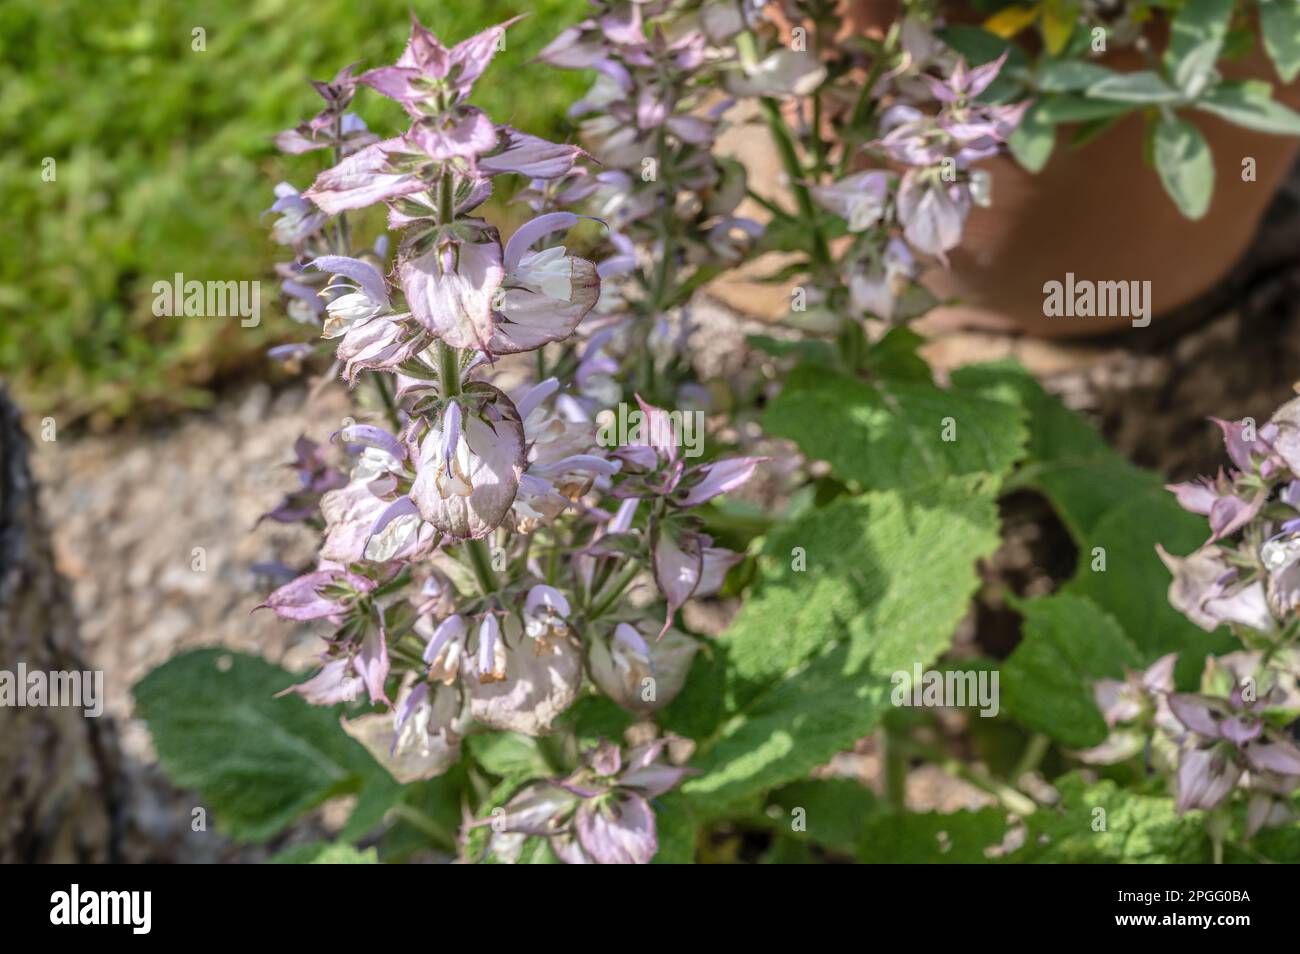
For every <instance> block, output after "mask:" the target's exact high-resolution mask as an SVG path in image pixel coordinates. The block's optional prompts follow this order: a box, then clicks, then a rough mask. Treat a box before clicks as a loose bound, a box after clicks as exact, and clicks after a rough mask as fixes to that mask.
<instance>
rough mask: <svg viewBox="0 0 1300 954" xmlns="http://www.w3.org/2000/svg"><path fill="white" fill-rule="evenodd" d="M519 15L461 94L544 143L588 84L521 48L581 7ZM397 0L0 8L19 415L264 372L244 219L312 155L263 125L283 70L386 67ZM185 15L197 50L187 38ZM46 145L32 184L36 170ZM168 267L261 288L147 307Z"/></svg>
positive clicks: (1, 367) (133, 407)
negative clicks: (493, 65) (190, 305)
mask: <svg viewBox="0 0 1300 954" xmlns="http://www.w3.org/2000/svg"><path fill="white" fill-rule="evenodd" d="M529 7H530V15H529V16H528V17H527V18H526V19H525V20H524V21H523V22H521V23H519V24H518V25H517V26H516V27H515V28H514V29H513V30H512V31H511V33H510V41H509V42H510V45H509V48H508V49H506V50H505V51H504V52H503V53H502V54H501V55H500V57H499V60H498V62H499V64H500V68H499V69H497V70H496V71H494V82H493V83H491V84H483V85H482V87H481V88H480V89H477V90H475V93H474V100H475V102H477V103H478V104H479V105H481V106H483V107H484V108H485V109H487V110H489V111H490V112H491V113H492V114H493V115H495V116H497V117H499V118H500V119H501V120H502V121H504V122H508V123H511V124H513V125H515V126H518V127H521V128H525V129H528V130H530V131H532V132H534V133H537V134H538V135H542V136H546V137H547V138H550V139H558V140H564V139H566V138H568V136H569V129H568V127H567V123H566V120H565V117H564V109H565V105H566V104H567V103H568V102H572V101H573V100H574V99H576V98H577V97H578V95H579V94H580V93H581V92H582V91H583V90H584V89H585V88H586V85H587V82H588V80H587V78H586V77H584V76H583V75H581V74H578V73H565V74H561V73H558V72H557V71H555V70H553V69H549V68H547V67H546V66H545V65H543V64H540V63H533V62H531V61H532V58H533V57H534V56H535V55H536V53H537V52H538V51H539V50H540V49H541V48H542V47H543V46H544V45H545V44H546V43H547V42H549V41H550V40H551V39H552V38H553V37H554V36H555V35H556V34H557V33H558V32H559V31H560V30H561V29H562V28H563V27H564V26H565V25H567V24H568V23H572V22H574V21H575V20H577V19H578V18H579V17H580V16H581V14H582V12H583V10H584V9H585V4H584V2H583V0H534V2H532V3H530V4H529ZM410 8H411V5H410V4H409V3H408V2H406V0H374V2H369V3H364V4H359V3H352V2H347V0H317V2H313V3H311V4H310V7H309V9H310V13H311V15H310V16H307V15H306V13H307V12H308V5H307V4H304V3H302V2H301V0H251V2H247V3H238V4H231V3H214V2H206V0H204V2H198V3H186V4H176V3H172V2H168V0H141V2H138V3H131V4H124V3H95V2H90V0H6V2H5V3H4V4H3V5H2V6H0V44H2V45H3V48H4V51H5V55H4V57H3V59H2V60H0V88H3V89H4V96H3V97H0V141H3V142H4V143H5V148H4V150H3V151H2V152H0V206H2V207H3V208H4V209H5V221H6V226H7V227H6V228H5V229H4V230H3V233H2V234H0V316H2V318H3V320H2V321H0V376H2V377H4V378H5V379H7V380H9V381H10V382H12V384H13V386H14V387H15V389H16V390H17V392H18V396H19V399H20V402H21V403H22V405H23V406H24V407H25V408H26V409H27V410H29V411H31V412H35V413H42V414H43V413H49V412H56V411H57V412H58V413H59V414H60V416H61V419H62V420H63V421H65V422H66V421H68V420H71V419H81V420H89V421H90V422H91V423H92V424H96V425H107V424H111V423H112V422H113V421H115V420H119V419H121V418H122V417H124V416H125V415H127V414H130V413H133V412H137V411H149V412H154V413H159V412H167V411H172V410H176V409H179V408H183V407H195V406H204V405H206V404H207V403H209V402H210V400H211V390H210V389H211V387H212V386H213V385H214V384H215V383H217V382H218V381H220V380H222V379H227V378H230V377H232V376H236V375H238V374H239V373H240V372H241V371H242V370H244V369H246V368H249V367H250V366H251V367H255V368H257V369H258V370H264V368H263V366H262V356H263V351H264V348H265V347H266V346H267V345H268V344H271V343H274V342H275V341H277V340H282V339H284V338H286V337H288V336H290V335H292V333H293V326H292V324H291V323H290V322H289V321H288V319H287V318H286V317H285V315H284V309H283V306H282V304H281V303H280V302H279V301H278V300H277V297H276V295H275V291H274V290H275V287H276V286H275V284H274V283H273V282H272V281H271V280H270V279H271V277H272V276H271V275H270V273H269V266H268V265H267V263H268V262H270V261H272V260H273V258H274V256H273V255H272V254H271V251H272V247H271V245H270V242H269V239H268V238H267V237H266V232H267V230H266V228H265V227H264V226H265V222H263V221H259V214H260V213H261V212H262V210H264V209H265V208H267V207H268V206H269V205H270V204H271V202H272V201H273V196H272V195H271V192H270V188H269V186H268V182H271V183H273V182H276V181H279V180H281V179H287V180H289V181H291V182H293V183H294V184H295V185H297V186H299V187H300V188H305V187H306V186H307V185H308V184H309V183H310V182H311V180H312V179H313V178H314V177H315V174H316V172H317V171H318V168H319V163H320V157H319V155H313V154H308V155H306V156H300V157H293V158H290V159H288V160H284V159H282V158H281V157H279V156H278V155H277V153H276V151H275V149H274V147H273V144H272V136H273V135H274V134H275V133H276V132H277V131H279V130H281V129H284V128H286V127H287V126H290V125H292V124H293V123H294V122H296V121H297V120H298V118H299V117H300V116H301V115H303V114H304V112H305V111H308V110H310V108H311V107H313V106H314V103H313V99H314V97H315V94H314V93H313V92H312V90H311V88H310V87H309V86H307V85H306V84H305V83H303V82H302V80H303V77H304V76H310V77H314V78H316V79H321V80H325V79H328V78H329V77H331V76H333V74H334V72H335V70H337V69H338V67H339V65H340V64H341V63H344V62H346V61H347V58H348V57H357V58H358V59H359V60H360V61H361V63H362V65H363V66H374V65H378V64H380V63H383V62H387V61H388V60H389V59H391V57H392V51H393V50H395V49H400V47H401V44H402V42H403V41H404V39H405V35H406V32H407V29H408V19H409V16H408V11H409V10H410ZM517 9H518V4H517V3H513V2H511V0H476V2H474V3H472V4H446V3H444V4H423V5H420V9H419V11H418V12H419V14H420V16H421V17H422V18H423V19H424V21H425V22H426V23H427V24H428V25H429V26H430V27H431V28H432V29H434V30H436V31H437V32H439V33H440V34H443V35H448V36H467V35H469V34H471V33H474V32H476V31H477V30H480V29H482V28H483V27H485V26H488V25H490V24H493V23H497V22H500V21H502V20H504V19H507V18H508V17H509V16H511V15H513V14H514V13H516V12H517ZM200 28H201V29H202V30H203V31H204V33H203V36H202V41H203V43H202V45H203V46H204V47H205V49H203V50H198V49H195V48H194V47H195V46H196V45H197V44H196V39H195V33H194V31H195V30H197V29H200ZM388 113H391V114H392V115H388ZM399 116H400V109H399V108H398V107H397V106H396V105H395V104H392V103H387V102H378V98H377V97H375V98H372V99H371V100H370V101H368V102H367V104H366V115H365V118H366V120H367V121H368V122H369V123H370V124H371V126H372V128H384V127H385V126H386V125H387V126H391V125H393V124H395V123H396V122H397V121H398V117H399ZM47 158H52V159H53V160H54V166H53V168H54V172H55V177H56V178H55V179H54V181H52V182H47V181H45V180H44V179H43V178H42V171H43V169H44V168H46V167H48V166H49V163H47V162H45V160H46V159H47ZM497 202H498V203H499V204H500V203H502V202H503V197H498V199H497ZM525 211H526V210H525ZM509 214H511V215H519V214H522V213H521V212H519V210H518V207H515V208H514V209H511V210H510V213H509ZM176 272H180V273H182V274H184V275H185V277H186V279H197V280H199V281H228V280H236V281H245V280H250V281H251V280H258V279H260V280H263V281H264V282H265V284H264V286H263V288H262V300H261V311H262V320H261V323H260V325H259V326H258V327H256V328H253V327H249V328H245V327H241V325H240V322H239V320H238V319H233V318H194V317H192V318H157V317H155V316H154V314H153V312H152V308H151V306H152V302H153V297H154V296H153V293H152V291H151V287H152V285H153V283H154V282H156V281H160V280H166V281H170V280H171V278H172V276H173V274H174V273H176ZM250 362H251V365H250Z"/></svg>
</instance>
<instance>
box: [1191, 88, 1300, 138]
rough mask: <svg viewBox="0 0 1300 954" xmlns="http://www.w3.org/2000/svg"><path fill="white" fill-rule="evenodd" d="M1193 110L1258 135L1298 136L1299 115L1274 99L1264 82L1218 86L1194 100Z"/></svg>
mask: <svg viewBox="0 0 1300 954" xmlns="http://www.w3.org/2000/svg"><path fill="white" fill-rule="evenodd" d="M1196 108H1197V109H1203V110H1205V111H1206V112H1208V113H1214V115H1216V116H1220V117H1222V118H1223V119H1226V120H1228V122H1230V123H1236V124H1237V125H1238V126H1244V127H1246V128H1247V129H1254V130H1256V131H1258V132H1265V133H1273V134H1275V135H1279V136H1300V113H1296V112H1295V111H1294V110H1292V109H1290V108H1288V107H1287V106H1284V105H1283V104H1282V103H1279V102H1278V101H1277V100H1275V99H1274V98H1273V90H1272V88H1271V87H1270V86H1269V85H1268V84H1267V83H1263V82H1259V81H1255V80H1248V81H1246V82H1241V83H1220V84H1219V85H1218V86H1216V87H1214V88H1213V89H1211V90H1210V91H1209V92H1207V93H1206V94H1205V95H1204V96H1202V97H1201V98H1200V99H1199V100H1197V102H1196Z"/></svg>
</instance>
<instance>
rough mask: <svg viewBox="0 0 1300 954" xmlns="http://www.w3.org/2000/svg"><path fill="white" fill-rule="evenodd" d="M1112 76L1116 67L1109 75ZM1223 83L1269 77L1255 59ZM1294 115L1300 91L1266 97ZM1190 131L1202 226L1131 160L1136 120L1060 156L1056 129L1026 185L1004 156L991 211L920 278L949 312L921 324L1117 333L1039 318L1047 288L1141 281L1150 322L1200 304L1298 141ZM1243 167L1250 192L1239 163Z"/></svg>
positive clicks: (1112, 322) (1244, 240) (1207, 122)
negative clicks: (1053, 142) (1207, 189)
mask: <svg viewBox="0 0 1300 954" xmlns="http://www.w3.org/2000/svg"><path fill="white" fill-rule="evenodd" d="M1116 65H1117V66H1118V67H1119V68H1124V67H1123V66H1122V65H1120V64H1116ZM1223 72H1224V73H1225V75H1229V76H1230V77H1231V78H1234V79H1237V78H1272V77H1270V67H1269V66H1268V64H1267V63H1266V62H1264V61H1263V60H1262V59H1260V60H1258V61H1256V62H1250V63H1244V64H1240V65H1238V66H1237V68H1235V69H1229V68H1224V70H1223ZM1275 95H1276V96H1277V98H1279V99H1280V100H1282V101H1283V102H1286V103H1287V104H1288V105H1290V106H1292V107H1297V106H1300V84H1297V85H1294V86H1292V87H1291V88H1289V89H1277V90H1276V91H1275ZM1192 122H1194V123H1195V124H1196V126H1197V127H1198V128H1199V129H1200V130H1201V132H1202V133H1203V134H1204V135H1205V138H1206V141H1207V142H1208V143H1209V146H1210V150H1211V152H1212V153H1213V155H1214V166H1215V188H1214V198H1213V200H1212V202H1211V204H1210V208H1209V211H1208V212H1207V213H1206V215H1205V217H1204V218H1202V219H1200V220H1199V221H1196V222H1191V221H1188V220H1187V219H1185V218H1183V216H1182V215H1181V214H1180V213H1179V212H1178V210H1177V209H1176V208H1175V207H1174V204H1173V202H1172V201H1170V199H1169V198H1168V196H1166V195H1165V192H1164V189H1163V188H1162V187H1161V184H1160V180H1159V178H1158V176H1157V175H1156V172H1155V170H1154V169H1152V168H1150V167H1149V166H1148V165H1147V164H1146V163H1145V162H1143V159H1142V155H1143V153H1142V148H1143V128H1144V127H1143V121H1142V118H1141V117H1140V116H1138V115H1131V116H1128V117H1126V118H1125V119H1124V120H1122V121H1121V122H1120V123H1118V124H1117V125H1116V126H1114V127H1112V128H1111V129H1109V130H1107V131H1106V132H1105V133H1103V134H1102V135H1101V136H1099V137H1097V138H1096V139H1094V140H1093V141H1092V142H1090V143H1088V144H1086V145H1084V146H1082V147H1080V148H1077V149H1076V148H1071V147H1070V146H1068V145H1067V144H1066V142H1065V136H1066V132H1065V130H1060V131H1058V135H1057V140H1058V141H1057V148H1056V151H1055V152H1054V153H1053V154H1052V158H1051V160H1050V161H1049V162H1048V164H1047V166H1046V167H1045V168H1044V169H1043V170H1042V171H1041V172H1039V173H1038V174H1036V175H1035V174H1031V173H1028V172H1026V171H1025V170H1024V169H1022V168H1021V167H1020V166H1019V165H1018V164H1017V163H1016V162H1015V160H1013V159H1011V158H1010V157H998V158H996V159H994V160H991V161H990V162H989V163H987V164H986V166H985V167H986V168H987V169H989V171H990V172H992V174H993V206H992V208H989V209H976V210H975V211H974V212H972V213H971V216H970V219H969V221H968V222H967V226H966V233H965V237H964V238H963V240H962V244H961V246H960V247H959V248H958V249H957V250H955V251H954V253H953V255H952V268H951V270H949V271H946V272H945V271H944V270H943V269H940V268H935V269H931V270H930V271H929V273H928V274H927V275H926V276H925V281H926V284H927V285H928V286H929V287H930V288H931V289H932V290H933V291H934V292H935V293H936V294H938V295H939V296H940V297H941V298H947V297H950V296H951V297H955V298H958V299H960V300H961V304H960V305H958V306H955V307H949V308H941V309H938V310H936V311H935V312H933V313H932V314H931V316H929V317H927V319H926V321H927V323H930V324H932V325H942V326H953V325H959V326H966V327H970V326H982V327H995V328H1012V329H1019V330H1022V331H1025V332H1027V333H1030V334H1036V335H1045V336H1051V337H1062V336H1070V337H1073V336H1082V335H1096V334H1106V333H1109V332H1113V331H1117V330H1120V329H1121V328H1125V327H1128V324H1127V323H1126V322H1124V321H1123V320H1122V319H1116V318H1059V317H1056V318H1048V317H1045V316H1044V315H1043V304H1044V291H1043V286H1044V285H1045V284H1046V283H1047V282H1052V281H1058V282H1062V283H1064V282H1065V281H1066V275H1067V273H1072V274H1073V275H1074V277H1075V280H1076V281H1078V280H1083V279H1088V280H1092V281H1126V280H1127V281H1133V280H1137V281H1150V282H1151V306H1152V311H1153V313H1154V314H1155V315H1156V316H1157V317H1158V316H1159V315H1161V314H1167V313H1168V312H1170V311H1172V310H1173V309H1176V308H1178V307H1179V306H1180V305H1184V304H1187V303H1188V302H1190V301H1192V300H1194V299H1196V298H1197V297H1199V296H1201V295H1203V294H1204V293H1206V292H1207V291H1209V290H1210V289H1212V288H1213V287H1214V286H1215V285H1216V284H1217V283H1218V282H1219V281H1221V280H1222V279H1223V278H1224V277H1225V276H1226V275H1227V273H1228V272H1229V271H1230V270H1231V269H1232V267H1233V265H1234V264H1236V262H1237V261H1238V260H1239V259H1240V258H1241V256H1242V255H1243V254H1244V253H1245V251H1246V249H1247V247H1248V246H1249V245H1250V242H1251V239H1252V238H1253V237H1254V235H1255V231H1256V229H1257V228H1258V227H1259V223H1260V220H1261V218H1262V217H1263V215H1264V212H1265V211H1266V210H1267V208H1268V206H1269V203H1270V202H1272V200H1273V196H1274V195H1275V194H1276V192H1277V189H1278V187H1279V186H1280V185H1281V183H1282V181H1283V179H1284V178H1285V177H1286V175H1287V173H1288V172H1289V171H1290V169H1291V167H1292V164H1293V163H1294V162H1295V159H1296V155H1297V152H1298V151H1300V141H1297V140H1296V139H1293V138H1289V137H1284V136H1269V135H1266V134H1264V133H1257V132H1252V131H1251V130H1248V129H1242V128H1240V127H1238V126H1233V125H1231V124H1230V123H1227V122H1225V121H1224V120H1221V119H1219V118H1218V117H1216V116H1211V115H1209V114H1207V113H1197V114H1196V115H1195V116H1194V117H1192ZM1248 157H1249V158H1253V159H1254V160H1255V181H1253V182H1247V181H1243V178H1242V163H1243V160H1245V159H1246V158H1248Z"/></svg>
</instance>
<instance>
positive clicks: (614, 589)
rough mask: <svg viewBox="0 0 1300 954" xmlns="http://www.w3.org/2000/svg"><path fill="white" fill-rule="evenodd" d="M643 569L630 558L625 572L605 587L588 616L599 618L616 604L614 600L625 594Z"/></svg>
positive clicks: (589, 617) (624, 569) (592, 618)
mask: <svg viewBox="0 0 1300 954" xmlns="http://www.w3.org/2000/svg"><path fill="white" fill-rule="evenodd" d="M640 570H641V564H640V563H638V562H637V561H636V560H629V561H628V564H627V566H626V567H624V568H623V572H622V573H620V574H619V575H618V576H616V577H615V578H614V582H613V583H611V584H609V586H607V587H605V589H604V591H603V592H602V593H601V594H600V595H599V596H597V597H596V602H595V604H594V605H593V606H592V607H591V612H590V613H588V614H587V618H588V619H591V620H594V619H599V618H600V617H601V616H603V615H604V614H605V612H606V611H607V610H608V609H609V608H610V607H611V606H613V605H614V602H615V601H616V600H617V599H618V598H619V597H620V596H622V595H623V591H624V590H625V589H627V586H628V584H629V583H631V582H632V580H633V578H635V577H636V575H637V573H638V572H640Z"/></svg>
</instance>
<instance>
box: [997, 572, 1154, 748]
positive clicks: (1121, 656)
mask: <svg viewBox="0 0 1300 954" xmlns="http://www.w3.org/2000/svg"><path fill="white" fill-rule="evenodd" d="M1016 609H1018V610H1019V611H1020V612H1021V613H1023V614H1024V617H1025V626H1024V638H1023V639H1022V640H1021V642H1020V645H1018V646H1017V647H1016V649H1015V652H1013V653H1012V654H1011V656H1010V657H1009V658H1008V659H1007V661H1006V662H1005V663H1004V664H1003V666H1002V687H1001V688H1002V702H1003V706H1004V707H1005V709H1006V711H1007V712H1008V713H1010V714H1011V715H1012V716H1013V717H1014V718H1015V719H1016V720H1017V721H1019V722H1020V723H1022V724H1023V725H1026V726H1028V727H1029V728H1031V729H1034V730H1036V731H1039V732H1046V733H1047V734H1048V735H1050V736H1051V737H1052V738H1054V739H1056V740H1057V741H1058V742H1060V743H1061V744H1062V745H1065V746H1067V747H1069V748H1073V749H1082V748H1086V747H1087V746H1092V745H1099V744H1101V743H1102V742H1103V741H1105V739H1106V723H1105V722H1104V721H1103V719H1102V717H1101V712H1100V711H1099V710H1098V709H1097V705H1096V702H1095V701H1094V699H1093V684H1094V683H1095V682H1096V681H1097V680H1098V679H1101V678H1103V677H1106V676H1109V677H1112V678H1115V679H1120V678H1123V676H1124V670H1125V668H1129V669H1136V668H1138V666H1139V663H1140V656H1139V654H1138V650H1137V647H1135V646H1134V645H1133V643H1132V642H1130V641H1129V639H1128V637H1127V636H1125V635H1124V631H1123V630H1122V629H1121V628H1120V625H1119V623H1117V622H1116V621H1115V618H1114V617H1113V616H1111V615H1109V614H1108V613H1105V612H1104V611H1102V610H1101V609H1100V608H1099V607H1098V606H1097V604H1096V603H1094V602H1093V601H1092V600H1090V599H1087V598H1086V597H1081V596H1074V595H1069V594H1060V593H1058V594H1054V595H1052V596H1048V597H1044V598H1042V599H1036V600H1029V601H1027V602H1021V603H1017V604H1016Z"/></svg>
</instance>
